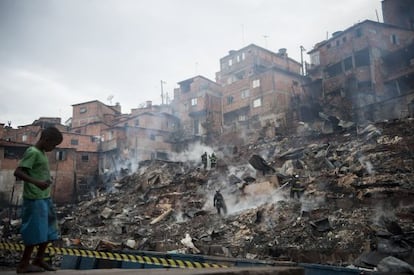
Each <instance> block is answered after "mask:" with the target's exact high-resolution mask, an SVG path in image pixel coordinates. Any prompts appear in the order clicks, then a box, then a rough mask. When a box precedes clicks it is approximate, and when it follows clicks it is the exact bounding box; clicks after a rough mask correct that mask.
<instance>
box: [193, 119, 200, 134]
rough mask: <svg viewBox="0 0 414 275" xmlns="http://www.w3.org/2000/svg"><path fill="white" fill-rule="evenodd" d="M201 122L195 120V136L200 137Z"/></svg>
mask: <svg viewBox="0 0 414 275" xmlns="http://www.w3.org/2000/svg"><path fill="white" fill-rule="evenodd" d="M199 125H200V122H199V121H198V119H194V122H193V126H194V134H195V135H198V134H199V133H200V126H199Z"/></svg>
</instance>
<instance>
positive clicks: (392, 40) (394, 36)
mask: <svg viewBox="0 0 414 275" xmlns="http://www.w3.org/2000/svg"><path fill="white" fill-rule="evenodd" d="M390 40H391V43H392V44H394V45H399V44H400V40H399V39H398V36H396V35H395V34H391V36H390Z"/></svg>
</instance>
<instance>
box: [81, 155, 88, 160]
mask: <svg viewBox="0 0 414 275" xmlns="http://www.w3.org/2000/svg"><path fill="white" fill-rule="evenodd" d="M81 160H82V161H83V162H88V161H89V155H88V154H82V155H81Z"/></svg>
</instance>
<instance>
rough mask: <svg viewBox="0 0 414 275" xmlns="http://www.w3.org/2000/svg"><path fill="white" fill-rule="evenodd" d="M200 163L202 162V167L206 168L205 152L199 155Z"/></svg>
mask: <svg viewBox="0 0 414 275" xmlns="http://www.w3.org/2000/svg"><path fill="white" fill-rule="evenodd" d="M201 163H202V164H203V167H204V169H207V152H204V154H202V155H201Z"/></svg>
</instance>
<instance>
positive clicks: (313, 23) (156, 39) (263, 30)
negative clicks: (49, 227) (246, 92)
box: [0, 0, 382, 127]
mask: <svg viewBox="0 0 414 275" xmlns="http://www.w3.org/2000/svg"><path fill="white" fill-rule="evenodd" d="M377 13H378V17H379V20H380V21H381V22H382V12H381V1H380V0H342V1H333V0H312V1H311V0H198V1H197V0H146V1H142V0H0V39H1V40H0V41H1V42H0V96H1V97H0V123H6V124H7V122H8V121H11V122H12V126H13V127H17V126H21V125H27V124H31V123H32V122H33V121H34V120H35V119H38V118H39V117H45V116H46V117H61V118H62V122H65V121H66V120H67V119H68V118H70V117H71V116H72V106H71V105H73V104H77V103H82V102H86V101H90V100H99V101H101V102H103V103H105V104H110V103H112V104H115V103H116V102H119V103H120V104H121V106H122V112H123V113H129V112H130V110H131V108H136V107H138V106H140V105H141V104H143V103H145V101H147V100H152V101H153V103H154V104H160V103H161V80H163V81H165V84H163V88H164V92H165V93H168V94H169V95H170V97H172V96H173V89H174V88H175V87H177V82H180V81H182V80H185V79H188V78H191V77H193V76H196V75H203V76H205V77H207V78H209V79H211V80H215V73H216V72H217V71H219V69H220V66H219V60H220V58H222V57H224V56H226V55H227V54H228V51H229V50H238V49H241V48H243V47H245V46H247V45H249V44H251V43H254V44H256V45H258V46H261V47H264V48H267V49H269V50H271V51H274V52H277V51H278V49H280V48H287V53H288V55H289V56H290V57H291V58H294V59H296V60H297V61H300V46H301V45H303V46H304V47H305V49H306V50H308V51H309V50H311V49H312V48H313V46H314V45H315V44H316V43H318V42H320V41H322V40H324V39H326V37H327V35H329V36H331V34H332V33H333V32H335V31H338V30H344V29H346V28H348V27H350V26H352V25H353V24H355V23H358V22H361V21H363V20H366V19H370V20H373V21H377ZM305 58H306V60H308V57H307V55H306V57H305ZM109 96H112V97H113V98H112V99H111V100H108V97H109Z"/></svg>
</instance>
